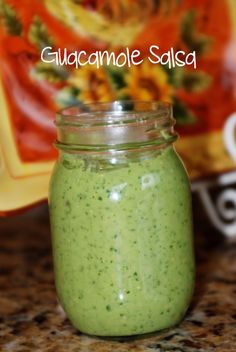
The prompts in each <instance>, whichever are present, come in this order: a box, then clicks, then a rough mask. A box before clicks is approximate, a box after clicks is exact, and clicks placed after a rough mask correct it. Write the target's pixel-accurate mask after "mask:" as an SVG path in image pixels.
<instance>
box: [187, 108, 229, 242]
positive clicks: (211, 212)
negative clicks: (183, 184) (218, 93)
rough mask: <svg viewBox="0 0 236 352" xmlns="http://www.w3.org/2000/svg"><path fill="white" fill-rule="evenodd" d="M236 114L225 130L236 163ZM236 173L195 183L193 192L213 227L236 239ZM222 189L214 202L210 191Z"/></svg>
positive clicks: (224, 137) (225, 139)
mask: <svg viewBox="0 0 236 352" xmlns="http://www.w3.org/2000/svg"><path fill="white" fill-rule="evenodd" d="M235 131H236V113H233V114H232V115H230V116H229V118H228V119H227V120H226V122H225V125H224V129H223V140H224V144H225V147H226V150H227V151H228V153H229V154H230V156H231V157H232V159H233V160H234V161H236V140H235V137H236V133H235ZM233 185H235V186H236V171H233V172H229V173H226V174H223V175H221V176H219V177H217V178H216V179H215V180H212V181H200V182H193V184H192V191H193V192H197V193H198V195H199V197H200V199H201V201H202V203H203V205H204V208H205V210H206V212H207V214H208V216H209V218H210V220H211V222H212V223H213V225H214V226H215V227H216V228H217V229H218V230H219V231H220V232H222V233H223V234H224V235H226V236H227V237H230V238H236V189H234V188H233V187H232V186H233ZM212 187H222V188H223V190H222V191H221V192H220V193H219V194H218V196H217V199H216V201H215V202H213V200H212V198H211V195H210V189H211V188H212Z"/></svg>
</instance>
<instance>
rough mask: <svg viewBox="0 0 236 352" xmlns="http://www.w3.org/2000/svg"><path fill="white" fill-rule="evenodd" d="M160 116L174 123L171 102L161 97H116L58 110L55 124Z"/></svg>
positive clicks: (124, 121) (104, 122)
mask: <svg viewBox="0 0 236 352" xmlns="http://www.w3.org/2000/svg"><path fill="white" fill-rule="evenodd" d="M146 120H155V121H156V122H158V120H160V121H161V122H162V123H163V122H165V123H169V124H170V125H173V124H174V121H175V120H174V119H173V114H172V105H171V104H170V103H168V102H164V101H152V100H151V101H141V100H115V101H110V102H96V103H90V104H83V103H80V104H78V105H73V106H69V107H67V108H64V109H62V110H60V111H58V112H57V114H56V121H55V124H56V125H57V126H63V125H64V126H65V125H69V126H78V127H79V126H81V127H82V126H84V127H86V126H107V125H109V126H110V125H117V124H129V123H135V122H136V123H137V122H142V121H146Z"/></svg>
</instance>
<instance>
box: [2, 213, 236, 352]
mask: <svg viewBox="0 0 236 352" xmlns="http://www.w3.org/2000/svg"><path fill="white" fill-rule="evenodd" d="M198 242H199V243H198ZM198 242H197V251H198V266H197V267H198V275H197V286H196V291H195V296H194V300H193V303H192V306H191V308H190V310H189V312H188V314H187V316H186V318H185V320H184V321H183V322H182V323H181V324H180V325H179V326H178V327H176V328H174V329H171V330H169V331H165V332H162V333H159V334H154V335H152V336H144V337H142V338H138V339H130V340H128V339H124V340H123V341H113V340H104V339H99V338H93V337H88V336H85V335H82V334H80V333H79V332H77V331H76V330H74V328H73V327H72V326H71V325H70V323H69V322H68V320H67V319H66V318H65V317H64V315H63V313H62V312H61V311H60V308H59V306H58V304H57V300H56V294H55V289H54V284H53V272H52V258H51V248H50V233H49V225H48V218H47V210H46V208H45V207H41V208H40V209H38V210H37V211H35V210H34V211H33V212H32V211H31V212H30V213H26V214H25V215H23V216H22V215H21V216H16V217H11V218H6V219H0V351H1V352H8V351H9V352H10V351H14V352H33V351H35V352H54V351H55V352H95V351H96V352H108V351H109V352H110V351H112V352H124V351H130V352H144V351H145V352H154V351H156V352H172V351H175V352H205V351H209V352H210V351H219V352H224V351H227V352H231V351H232V352H233V351H234V352H235V351H236V243H235V244H233V243H225V242H218V243H217V244H216V243H215V244H214V245H212V244H211V243H207V241H206V240H204V241H202V240H200V241H198ZM214 242H215V241H214Z"/></svg>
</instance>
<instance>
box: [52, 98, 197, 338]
mask: <svg viewBox="0 0 236 352" xmlns="http://www.w3.org/2000/svg"><path fill="white" fill-rule="evenodd" d="M56 124H57V128H58V141H57V143H56V146H57V147H58V149H59V151H60V155H59V159H58V161H57V164H56V166H55V168H54V172H53V175H52V178H51V185H50V195H49V205H50V218H51V229H52V245H53V256H54V270H55V281H56V288H57V293H58V296H59V300H60V302H61V304H62V306H63V308H64V310H65V312H66V314H67V316H68V317H69V319H70V320H71V322H72V324H73V325H74V326H75V327H76V328H78V329H79V330H80V331H81V332H84V333H87V334H92V335H98V336H127V335H136V334H143V333H148V332H153V331H157V330H161V329H164V328H168V327H170V326H173V325H175V324H177V323H178V322H179V321H180V320H181V319H182V318H183V317H184V314H185V313H186V310H187V308H188V306H189V303H190V300H191V296H192V292H193V287H194V253H193V238H192V214H191V193H190V187H189V181H188V177H187V174H186V171H185V169H184V166H183V164H182V162H181V160H180V159H179V157H178V155H177V154H176V152H175V149H174V148H173V145H172V143H173V142H174V141H175V140H176V133H175V132H174V130H173V124H174V119H173V118H172V109H171V106H170V105H168V104H166V103H160V102H131V101H123V102H122V101H121V102H113V103H101V104H90V105H83V106H81V107H72V108H67V109H65V110H63V111H62V112H61V113H59V114H58V115H57V119H56Z"/></svg>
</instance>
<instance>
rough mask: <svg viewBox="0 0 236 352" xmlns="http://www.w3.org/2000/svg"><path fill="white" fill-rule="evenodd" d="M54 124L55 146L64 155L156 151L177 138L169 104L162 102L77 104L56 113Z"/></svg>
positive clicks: (123, 101)
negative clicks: (149, 149) (146, 149)
mask: <svg viewBox="0 0 236 352" xmlns="http://www.w3.org/2000/svg"><path fill="white" fill-rule="evenodd" d="M55 124H56V126H57V140H56V143H55V146H56V148H58V149H59V150H64V151H67V152H78V153H87V152H104V151H105V152H107V151H113V152H115V151H125V150H136V149H139V148H142V149H143V148H149V147H155V146H156V147H158V148H159V147H164V146H167V145H169V144H171V143H173V142H174V141H175V140H176V138H177V133H176V132H175V131H174V128H173V126H174V124H175V120H174V118H173V114H172V105H171V104H170V103H167V102H162V101H138V100H120V101H113V102H104V103H91V104H78V105H74V106H70V107H67V108H65V109H62V110H61V111H59V112H58V113H57V114H56V121H55Z"/></svg>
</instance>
